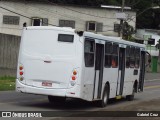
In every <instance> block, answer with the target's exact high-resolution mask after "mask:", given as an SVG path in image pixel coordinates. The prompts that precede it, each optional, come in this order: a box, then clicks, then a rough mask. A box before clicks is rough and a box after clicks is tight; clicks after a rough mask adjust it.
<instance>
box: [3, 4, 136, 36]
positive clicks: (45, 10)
mask: <svg viewBox="0 0 160 120" xmlns="http://www.w3.org/2000/svg"><path fill="white" fill-rule="evenodd" d="M0 6H2V7H4V8H7V9H9V10H12V11H15V12H17V13H20V14H22V15H25V16H28V17H40V18H48V19H49V23H50V24H53V25H56V26H58V25H59V19H64V20H74V21H75V28H76V29H77V30H85V29H86V21H97V22H103V25H104V26H103V31H104V32H102V33H101V34H104V35H111V36H118V34H117V33H115V32H113V29H114V23H120V21H119V20H117V19H115V13H116V12H118V10H115V9H102V8H101V9H97V8H87V7H73V6H72V7H71V6H54V5H51V4H42V3H31V2H23V1H22V2H7V1H0ZM66 8H69V9H73V10H75V11H79V12H81V13H78V12H75V11H72V10H68V9H66ZM82 13H85V14H82ZM86 14H92V15H94V16H89V15H86ZM127 14H129V16H130V17H132V18H134V19H133V21H136V19H135V16H136V13H135V12H132V11H128V12H127ZM3 15H12V16H19V15H16V14H14V13H11V12H9V11H6V10H3V9H1V8H0V33H6V34H13V35H21V31H22V29H23V23H24V22H26V23H27V25H28V26H30V25H31V20H30V19H28V18H25V17H20V24H19V25H6V24H3ZM95 16H101V17H95ZM102 17H105V18H102ZM111 18H112V19H111ZM133 21H131V22H130V23H129V24H130V25H132V26H133V27H135V22H133Z"/></svg>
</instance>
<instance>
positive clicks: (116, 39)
mask: <svg viewBox="0 0 160 120" xmlns="http://www.w3.org/2000/svg"><path fill="white" fill-rule="evenodd" d="M24 29H26V30H57V31H64V32H71V33H75V29H72V28H70V27H56V26H29V27H26V28H24ZM83 36H84V37H90V38H94V39H99V40H104V41H112V42H113V41H114V42H117V43H121V44H126V45H133V46H138V47H143V48H144V47H145V45H144V44H139V43H135V42H130V41H126V40H123V39H122V38H120V37H111V36H104V35H101V34H95V33H92V32H84V33H83Z"/></svg>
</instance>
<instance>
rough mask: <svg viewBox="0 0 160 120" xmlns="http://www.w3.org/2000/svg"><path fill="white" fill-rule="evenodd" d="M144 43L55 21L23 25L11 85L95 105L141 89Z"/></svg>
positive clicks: (54, 98) (53, 98)
mask: <svg viewBox="0 0 160 120" xmlns="http://www.w3.org/2000/svg"><path fill="white" fill-rule="evenodd" d="M144 72H145V46H144V45H142V44H138V43H133V42H128V41H125V40H122V39H120V38H118V37H107V36H103V35H98V34H94V33H90V32H82V31H79V32H77V31H75V30H74V29H71V28H60V27H44V26H43V27H42V26H39V27H27V28H24V30H23V33H22V39H21V44H20V51H19V58H18V70H17V79H16V90H17V91H19V92H23V93H32V94H41V95H47V96H48V99H49V101H50V102H55V103H56V102H59V101H65V99H66V98H80V99H83V100H87V101H97V102H98V104H99V105H100V106H101V107H105V106H106V105H107V101H108V99H110V98H118V97H119V96H126V98H127V99H128V100H133V98H134V93H135V92H139V91H143V83H144Z"/></svg>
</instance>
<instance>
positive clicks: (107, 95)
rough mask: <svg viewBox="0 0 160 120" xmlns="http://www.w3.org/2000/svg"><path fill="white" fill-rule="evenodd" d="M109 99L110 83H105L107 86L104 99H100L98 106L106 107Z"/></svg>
mask: <svg viewBox="0 0 160 120" xmlns="http://www.w3.org/2000/svg"><path fill="white" fill-rule="evenodd" d="M108 99H109V87H108V85H105V88H104V90H103V96H102V100H100V101H98V106H99V107H102V108H103V107H106V106H107V103H108Z"/></svg>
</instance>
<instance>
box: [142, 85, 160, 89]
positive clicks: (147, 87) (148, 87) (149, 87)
mask: <svg viewBox="0 0 160 120" xmlns="http://www.w3.org/2000/svg"><path fill="white" fill-rule="evenodd" d="M152 88H160V85H154V86H146V87H144V89H152Z"/></svg>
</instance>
